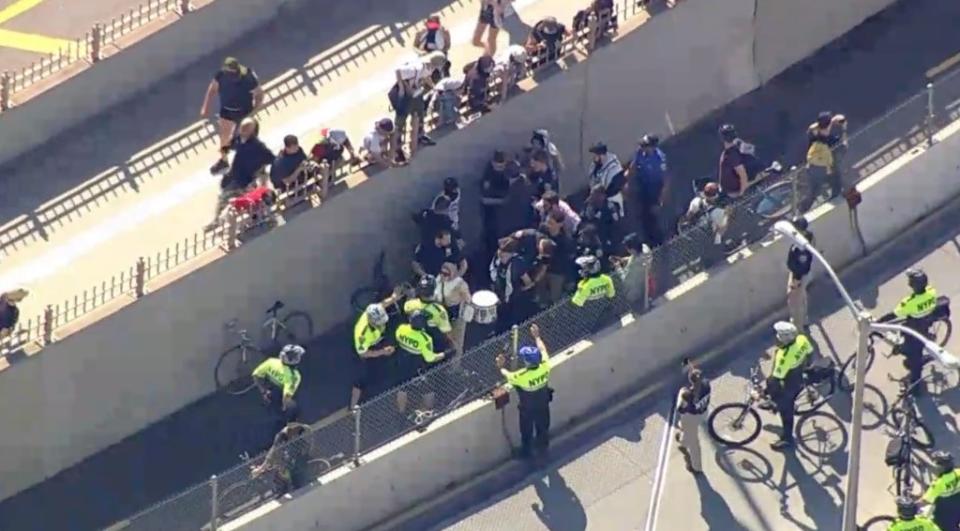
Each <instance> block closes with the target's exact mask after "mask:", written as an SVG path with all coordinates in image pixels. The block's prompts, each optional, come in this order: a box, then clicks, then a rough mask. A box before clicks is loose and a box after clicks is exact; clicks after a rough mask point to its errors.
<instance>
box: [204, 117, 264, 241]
mask: <svg viewBox="0 0 960 531" xmlns="http://www.w3.org/2000/svg"><path fill="white" fill-rule="evenodd" d="M259 133H260V124H258V123H257V121H256V120H254V119H253V118H244V119H243V121H242V122H240V134H239V135H238V136H237V137H236V138H234V139H233V142H232V143H231V144H230V149H232V150H233V151H235V152H236V154H235V155H234V157H233V162H232V163H231V164H230V169H229V170H228V171H227V173H226V174H224V176H223V177H222V178H221V179H220V195H219V196H218V197H217V205H216V209H215V211H214V213H213V221H211V222H210V223H209V224H207V226H206V227H205V228H204V230H206V231H211V230H214V229H216V228H217V226H218V225H219V223H220V222H219V218H220V212H222V211H223V209H224V207H226V206H227V203H229V201H230V199H232V198H234V197H236V196H238V195H241V194H242V193H243V192H244V190H245V189H246V188H247V187H248V186H250V185H251V184H252V183H253V182H254V180H256V178H257V174H258V173H259V172H260V171H261V170H263V168H264V167H266V166H267V165H268V164H272V163H273V161H274V158H275V157H274V155H273V152H272V151H270V149H269V148H268V147H267V146H266V144H264V143H263V141H261V140H260V138H259V137H258V135H259Z"/></svg>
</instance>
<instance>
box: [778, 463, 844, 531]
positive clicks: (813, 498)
mask: <svg viewBox="0 0 960 531" xmlns="http://www.w3.org/2000/svg"><path fill="white" fill-rule="evenodd" d="M788 476H789V477H790V478H793V481H794V482H793V484H788V483H787V480H788ZM793 488H796V489H797V492H798V493H799V495H800V500H801V503H799V504H794V507H800V508H802V510H803V511H804V512H805V513H806V516H807V517H808V518H809V520H812V521H813V524H814V525H813V526H812V527H811V526H808V525H806V524H805V523H803V522H801V521H800V519H799V518H798V516H796V515H794V514H793V513H791V512H790V504H789V503H788V501H789V497H790V495H789V491H790V490H792V489H793ZM777 490H778V491H780V494H781V496H782V499H781V503H780V514H781V516H783V517H784V518H786V519H787V520H789V521H790V522H792V523H793V524H794V525H795V526H796V527H797V528H799V529H804V530H809V531H814V530H816V529H830V528H831V526H834V525H836V519H837V517H838V512H839V509H840V506H839V505H838V504H837V502H836V501H835V500H834V498H833V496H831V495H830V493H829V492H828V491H827V490H826V489H825V488H824V487H823V485H822V484H821V482H820V481H818V480H817V478H815V477H813V476H812V475H811V474H810V472H808V471H807V470H806V469H804V467H803V464H802V463H801V462H800V458H799V457H798V456H797V455H796V454H795V453H793V452H788V453H786V454H785V455H784V459H783V475H782V477H781V481H780V485H778V486H777Z"/></svg>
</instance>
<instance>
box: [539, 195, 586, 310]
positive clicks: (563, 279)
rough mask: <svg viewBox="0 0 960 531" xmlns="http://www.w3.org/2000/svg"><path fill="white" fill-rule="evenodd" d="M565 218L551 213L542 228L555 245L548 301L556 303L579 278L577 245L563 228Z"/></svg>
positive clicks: (548, 279) (548, 275)
mask: <svg viewBox="0 0 960 531" xmlns="http://www.w3.org/2000/svg"><path fill="white" fill-rule="evenodd" d="M563 226H564V218H563V216H562V214H560V213H551V214H550V215H549V216H547V220H546V221H545V222H544V223H543V225H541V226H540V232H541V233H543V234H544V235H545V236H546V237H547V238H550V241H552V242H553V244H554V246H555V247H554V249H553V254H552V255H551V257H550V266H549V267H548V268H547V280H546V282H547V289H548V291H549V297H547V299H548V300H549V301H552V302H556V301H558V300H560V298H561V297H563V291H564V287H565V286H566V285H567V284H568V283H570V282H574V281H576V280H577V279H578V278H579V274H578V272H577V267H576V264H575V263H574V260H575V259H576V256H577V243H576V242H575V241H574V240H573V238H572V237H571V236H570V235H569V234H567V232H566V231H565V230H564V228H563Z"/></svg>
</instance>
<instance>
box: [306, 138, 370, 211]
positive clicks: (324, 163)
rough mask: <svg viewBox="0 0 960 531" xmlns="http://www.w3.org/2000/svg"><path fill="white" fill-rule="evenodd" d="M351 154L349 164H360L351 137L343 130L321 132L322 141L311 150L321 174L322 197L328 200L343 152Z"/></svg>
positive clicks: (311, 155)
mask: <svg viewBox="0 0 960 531" xmlns="http://www.w3.org/2000/svg"><path fill="white" fill-rule="evenodd" d="M344 151H346V152H347V153H349V154H350V159H349V160H348V161H347V162H348V163H349V164H359V163H360V157H359V156H357V153H356V151H354V149H353V144H352V143H351V142H350V137H349V136H347V132H346V131H344V130H343V129H329V128H324V129H321V130H320V139H319V140H317V143H316V144H314V145H313V147H312V148H310V160H311V161H313V162H314V163H315V164H317V165H318V167H319V169H318V170H317V171H318V173H319V174H320V178H321V183H320V197H322V198H326V197H327V196H328V194H329V190H330V185H331V184H332V181H333V180H334V179H335V178H336V175H337V171H338V170H339V169H340V164H341V163H342V162H343V152H344Z"/></svg>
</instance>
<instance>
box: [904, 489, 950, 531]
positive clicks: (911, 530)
mask: <svg viewBox="0 0 960 531" xmlns="http://www.w3.org/2000/svg"><path fill="white" fill-rule="evenodd" d="M918 509H919V507H918V504H917V500H914V499H913V498H911V497H910V496H900V497H899V498H897V519H896V520H894V521H893V523H892V524H890V527H888V528H887V530H888V531H944V530H946V529H948V528H946V527H940V526H938V525H937V524H936V523H934V522H933V520H931V519H929V518H927V517H926V516H920V515H918V514H917V513H918V512H919V510H918ZM953 529H956V527H954V528H953Z"/></svg>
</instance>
